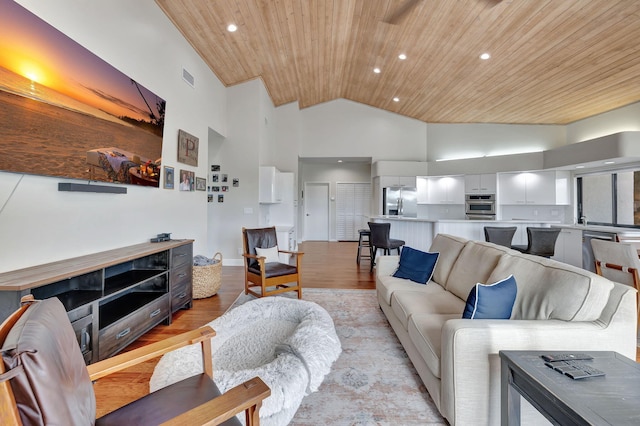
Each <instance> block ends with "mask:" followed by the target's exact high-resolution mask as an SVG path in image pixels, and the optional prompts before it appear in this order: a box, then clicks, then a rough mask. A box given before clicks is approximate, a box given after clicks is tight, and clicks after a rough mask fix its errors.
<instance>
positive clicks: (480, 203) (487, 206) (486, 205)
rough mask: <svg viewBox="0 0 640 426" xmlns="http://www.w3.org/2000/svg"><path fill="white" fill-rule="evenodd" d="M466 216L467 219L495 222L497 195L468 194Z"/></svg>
mask: <svg viewBox="0 0 640 426" xmlns="http://www.w3.org/2000/svg"><path fill="white" fill-rule="evenodd" d="M465 214H466V216H467V219H480V220H494V219H495V218H496V196H495V194H467V195H466V196H465Z"/></svg>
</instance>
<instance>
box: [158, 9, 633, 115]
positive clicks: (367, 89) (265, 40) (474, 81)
mask: <svg viewBox="0 0 640 426" xmlns="http://www.w3.org/2000/svg"><path fill="white" fill-rule="evenodd" d="M156 2H157V3H158V4H159V5H160V7H161V8H162V9H163V10H164V12H165V13H166V14H167V16H168V17H169V18H170V19H171V20H172V21H173V22H174V24H175V25H176V26H177V27H178V29H179V30H180V31H181V32H182V33H183V34H184V36H185V37H186V38H187V40H188V41H189V42H190V43H191V44H192V45H193V46H194V48H195V49H196V51H197V52H198V53H199V54H200V55H201V56H202V58H203V59H204V60H205V62H206V63H207V64H208V65H209V67H210V68H211V69H212V70H213V72H214V73H215V74H216V76H217V77H218V78H219V79H220V80H221V81H222V83H223V84H224V85H226V86H232V85H235V84H238V83H242V82H245V81H247V80H251V79H254V78H257V77H259V78H262V80H263V81H264V84H265V86H266V88H267V90H268V92H269V95H270V96H271V99H272V101H273V103H274V104H275V105H276V106H279V105H283V104H286V103H289V102H293V101H297V102H298V103H299V106H300V108H305V107H310V106H313V105H316V104H319V103H322V102H327V101H330V100H333V99H336V98H345V99H349V100H352V101H356V102H360V103H363V104H366V105H371V106H374V107H377V108H382V109H384V110H388V111H392V112H396V113H399V114H402V115H405V116H408V117H412V118H416V119H418V120H422V121H425V122H428V123H538V124H543V123H544V124H566V123H570V122H573V121H576V120H580V119H583V118H586V117H589V116H592V115H595V114H599V113H602V112H605V111H609V110H612V109H614V108H617V107H621V106H624V105H628V104H630V103H633V102H637V101H639V100H640V1H637V0H502V1H500V0H156ZM407 2H409V3H411V4H409V5H408V7H407V8H406V10H405V11H404V12H403V8H404V7H405V6H407ZM229 23H234V24H236V25H237V26H238V30H237V31H236V32H233V33H231V32H228V31H227V30H226V27H227V25H228V24H229ZM483 52H488V53H490V54H491V58H490V59H489V60H485V61H483V60H481V59H479V55H480V54H481V53H483ZM400 53H404V54H406V55H407V59H406V60H400V59H398V55H399V54H400ZM375 67H379V68H380V69H381V73H380V74H375V73H373V68H375ZM394 97H398V98H399V102H394V101H393V98H394Z"/></svg>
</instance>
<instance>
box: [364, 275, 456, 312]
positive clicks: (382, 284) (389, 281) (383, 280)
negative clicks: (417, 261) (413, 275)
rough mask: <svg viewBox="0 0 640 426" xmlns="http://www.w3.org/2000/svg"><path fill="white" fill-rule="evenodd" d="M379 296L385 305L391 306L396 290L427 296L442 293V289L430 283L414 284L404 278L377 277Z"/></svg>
mask: <svg viewBox="0 0 640 426" xmlns="http://www.w3.org/2000/svg"><path fill="white" fill-rule="evenodd" d="M376 287H377V291H378V294H379V296H380V297H381V298H382V300H384V302H385V303H386V304H387V305H391V296H392V295H393V293H394V292H395V291H397V290H408V291H420V292H425V293H427V294H432V293H440V292H444V288H442V286H441V285H440V284H438V283H435V282H433V281H430V282H429V283H427V285H424V284H418V283H414V282H413V281H409V280H405V279H404V278H395V277H392V276H390V275H387V276H386V277H385V276H379V277H378V279H377V280H376Z"/></svg>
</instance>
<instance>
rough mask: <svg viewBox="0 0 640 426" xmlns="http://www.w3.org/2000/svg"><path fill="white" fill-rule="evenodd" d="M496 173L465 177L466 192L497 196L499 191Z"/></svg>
mask: <svg viewBox="0 0 640 426" xmlns="http://www.w3.org/2000/svg"><path fill="white" fill-rule="evenodd" d="M496 179H497V178H496V174H495V173H485V174H481V175H465V177H464V190H465V192H466V193H467V194H495V193H496V189H497V182H496Z"/></svg>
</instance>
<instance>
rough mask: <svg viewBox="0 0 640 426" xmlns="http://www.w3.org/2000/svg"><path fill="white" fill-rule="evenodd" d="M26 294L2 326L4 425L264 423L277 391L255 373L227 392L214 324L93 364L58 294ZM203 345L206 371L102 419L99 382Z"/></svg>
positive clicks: (0, 406)
mask: <svg viewBox="0 0 640 426" xmlns="http://www.w3.org/2000/svg"><path fill="white" fill-rule="evenodd" d="M27 297H29V298H30V300H24V299H23V301H24V304H23V306H22V307H21V308H20V309H19V310H17V311H16V312H15V313H13V314H12V315H11V316H10V317H9V318H7V319H6V320H5V322H4V323H2V325H0V347H1V348H2V362H0V424H2V425H22V424H25V425H38V424H60V425H87V424H93V423H94V421H95V424H96V425H123V424H145V425H147V424H148V425H152V424H153V425H156V424H161V423H162V424H175V425H185V424H189V425H196V424H197V425H201V424H225V425H233V424H240V422H239V421H238V420H237V418H235V415H236V414H238V413H241V412H242V411H245V412H246V421H247V424H248V425H257V424H258V423H259V417H258V412H259V410H260V406H261V405H262V400H263V399H265V398H267V397H268V396H269V395H270V393H271V391H270V390H269V388H268V387H267V385H266V384H264V382H263V381H262V380H260V378H258V377H256V378H253V379H251V380H249V381H247V382H245V383H243V384H241V385H239V386H236V387H235V388H232V389H230V390H229V391H227V392H226V393H224V394H222V395H221V394H220V392H219V390H218V388H217V386H216V385H215V383H214V382H213V366H212V358H211V338H212V337H213V336H214V335H215V332H214V331H213V329H211V327H207V326H205V327H202V328H199V329H197V330H194V331H190V332H187V333H184V334H181V335H178V336H174V337H170V338H168V339H166V340H163V341H160V342H156V343H152V344H150V345H147V346H144V347H142V348H139V349H135V350H132V351H129V352H125V353H123V354H120V355H116V356H114V357H111V358H108V359H105V360H103V361H100V362H97V363H95V364H91V365H89V366H86V365H85V363H84V359H83V357H82V353H81V351H80V347H79V346H78V343H77V340H76V335H75V332H74V331H73V328H72V326H71V323H70V322H69V318H68V316H67V312H66V311H65V309H64V306H63V305H62V303H61V302H60V301H59V300H58V299H57V298H55V297H53V298H50V299H45V300H42V301H34V300H33V298H32V297H31V296H27ZM194 343H200V345H201V347H202V356H203V366H204V372H203V373H201V374H197V375H195V376H192V377H190V378H187V379H185V380H182V381H179V382H177V383H175V384H173V385H170V386H167V387H165V388H163V389H160V390H158V391H156V392H153V393H150V394H148V395H146V396H144V397H143V398H140V399H138V400H136V401H133V402H132V403H130V404H128V405H125V406H124V407H121V408H119V409H117V410H115V411H112V412H111V413H109V414H106V415H105V416H102V417H100V418H99V419H95V414H96V400H95V395H94V392H93V384H92V382H93V381H96V380H98V379H100V378H102V377H105V376H107V375H109V374H111V373H115V372H118V371H121V370H123V369H125V368H128V367H131V366H133V365H136V364H139V363H141V362H145V361H148V360H150V359H153V358H156V357H159V356H161V355H163V354H165V353H167V352H170V351H173V350H176V349H179V348H181V347H183V346H187V345H191V344H194Z"/></svg>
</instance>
